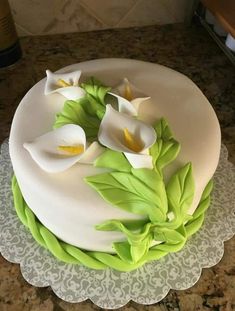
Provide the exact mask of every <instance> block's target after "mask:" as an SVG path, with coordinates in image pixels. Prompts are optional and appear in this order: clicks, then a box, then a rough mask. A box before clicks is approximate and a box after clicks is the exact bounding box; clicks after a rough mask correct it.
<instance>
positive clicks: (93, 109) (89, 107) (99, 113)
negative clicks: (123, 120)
mask: <svg viewBox="0 0 235 311" xmlns="http://www.w3.org/2000/svg"><path fill="white" fill-rule="evenodd" d="M85 98H86V99H87V100H86V101H83V102H82V103H83V105H82V106H83V109H84V110H85V111H86V112H87V113H88V114H89V115H91V116H93V117H98V119H99V120H102V118H103V116H104V114H105V107H104V106H103V105H101V104H100V103H98V101H97V100H96V99H95V98H93V97H92V96H91V95H89V94H87V95H86V97H85Z"/></svg>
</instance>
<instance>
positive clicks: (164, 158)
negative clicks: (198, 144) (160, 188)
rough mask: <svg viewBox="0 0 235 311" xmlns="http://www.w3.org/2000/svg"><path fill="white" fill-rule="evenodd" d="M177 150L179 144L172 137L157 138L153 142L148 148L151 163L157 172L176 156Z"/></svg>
mask: <svg viewBox="0 0 235 311" xmlns="http://www.w3.org/2000/svg"><path fill="white" fill-rule="evenodd" d="M179 151H180V145H179V143H178V142H177V141H176V140H174V139H170V140H167V141H164V140H163V139H157V140H156V142H155V144H154V145H153V146H152V147H151V148H150V154H151V156H152V157H153V163H154V165H155V167H156V168H157V170H158V171H159V172H161V170H162V169H163V168H164V167H165V166H166V165H168V164H169V163H171V162H172V161H173V160H174V159H175V158H176V157H177V155H178V153H179Z"/></svg>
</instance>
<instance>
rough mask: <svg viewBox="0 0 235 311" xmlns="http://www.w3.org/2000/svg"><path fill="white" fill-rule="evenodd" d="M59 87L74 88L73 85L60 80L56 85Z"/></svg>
mask: <svg viewBox="0 0 235 311" xmlns="http://www.w3.org/2000/svg"><path fill="white" fill-rule="evenodd" d="M56 84H57V85H58V86H61V87H67V86H72V84H71V83H69V82H66V81H64V80H63V79H59V80H58V81H57V83H56Z"/></svg>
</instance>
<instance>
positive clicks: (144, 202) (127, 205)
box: [85, 172, 166, 222]
mask: <svg viewBox="0 0 235 311" xmlns="http://www.w3.org/2000/svg"><path fill="white" fill-rule="evenodd" d="M85 180H86V182H87V183H88V184H90V185H91V186H92V187H93V188H95V189H96V191H98V192H99V193H100V195H101V196H102V197H103V198H104V199H105V200H106V201H108V202H109V203H111V204H113V205H115V206H117V207H119V208H121V209H124V210H126V211H127V212H130V213H134V214H140V215H148V217H149V218H150V219H151V221H155V222H156V221H158V222H159V221H160V222H161V221H164V220H165V218H166V216H165V215H164V214H163V213H162V212H161V210H160V209H159V207H158V206H157V204H158V202H159V198H158V196H157V195H156V193H155V192H154V191H153V190H152V189H150V188H149V187H147V186H146V185H145V184H144V183H143V182H141V181H140V180H139V179H137V178H136V177H135V176H132V175H131V174H128V173H125V172H113V173H106V174H101V175H96V176H90V177H86V178H85Z"/></svg>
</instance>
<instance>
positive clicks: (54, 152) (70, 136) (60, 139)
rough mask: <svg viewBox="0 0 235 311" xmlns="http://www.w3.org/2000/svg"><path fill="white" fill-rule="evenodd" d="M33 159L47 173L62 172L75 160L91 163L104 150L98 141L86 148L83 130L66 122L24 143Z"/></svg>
mask: <svg viewBox="0 0 235 311" xmlns="http://www.w3.org/2000/svg"><path fill="white" fill-rule="evenodd" d="M24 148H25V149H26V150H28V152H29V153H30V155H31V157H32V158H33V160H34V161H35V162H36V163H37V164H38V165H39V166H40V167H41V168H42V169H43V170H44V171H46V172H48V173H59V172H63V171H65V170H66V169H68V168H69V167H71V166H73V165H74V164H75V163H76V162H80V163H84V164H92V163H93V162H94V160H95V159H96V158H97V157H98V156H100V155H101V153H102V152H103V151H104V148H102V147H101V146H100V145H99V143H98V142H93V143H92V144H91V145H90V146H89V147H87V148H86V135H85V132H84V130H83V129H82V128H81V127H80V126H79V125H75V124H67V125H64V126H62V127H60V128H58V129H55V130H53V131H51V132H48V133H46V134H44V135H42V136H40V137H38V138H36V139H35V140H34V141H32V142H28V143H24Z"/></svg>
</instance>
